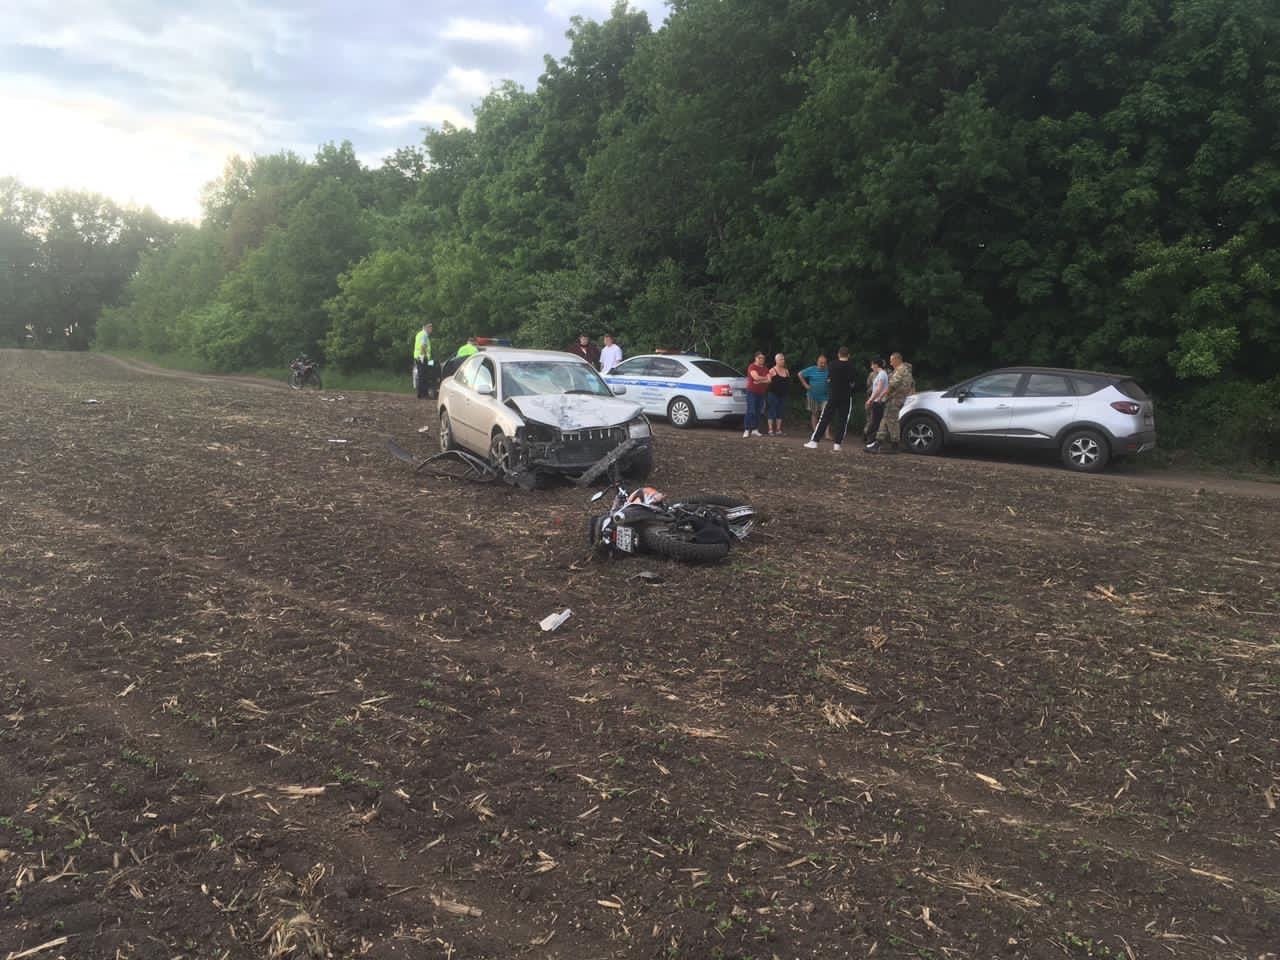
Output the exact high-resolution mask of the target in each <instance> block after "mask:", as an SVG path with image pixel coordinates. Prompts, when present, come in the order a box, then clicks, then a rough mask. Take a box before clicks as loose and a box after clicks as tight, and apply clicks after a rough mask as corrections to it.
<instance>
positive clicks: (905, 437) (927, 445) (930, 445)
mask: <svg viewBox="0 0 1280 960" xmlns="http://www.w3.org/2000/svg"><path fill="white" fill-rule="evenodd" d="M902 445H903V446H904V447H905V448H906V449H907V450H908V451H910V452H911V453H920V454H925V455H929V454H934V453H937V452H938V451H939V450H941V449H942V428H941V427H939V426H938V425H937V424H936V423H934V421H933V420H931V419H929V418H928V417H912V418H910V419H909V420H907V422H906V423H904V424H903V425H902Z"/></svg>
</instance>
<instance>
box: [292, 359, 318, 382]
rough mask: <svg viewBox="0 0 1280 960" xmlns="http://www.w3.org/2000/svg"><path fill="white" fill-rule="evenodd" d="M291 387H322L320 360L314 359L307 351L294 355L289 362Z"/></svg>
mask: <svg viewBox="0 0 1280 960" xmlns="http://www.w3.org/2000/svg"><path fill="white" fill-rule="evenodd" d="M289 387H290V388H291V389H293V390H301V389H302V388H303V387H314V388H315V389H317V390H319V389H320V361H319V360H312V359H311V358H310V357H308V356H307V355H306V354H305V353H304V354H300V355H299V356H297V357H294V359H293V363H291V364H289Z"/></svg>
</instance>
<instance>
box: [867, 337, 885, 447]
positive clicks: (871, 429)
mask: <svg viewBox="0 0 1280 960" xmlns="http://www.w3.org/2000/svg"><path fill="white" fill-rule="evenodd" d="M888 395H889V374H888V373H886V372H885V369H884V361H883V360H881V359H880V358H879V357H876V358H875V359H874V360H872V361H871V375H870V376H869V377H867V443H868V445H870V444H872V443H874V442H875V438H876V431H877V430H879V429H880V421H881V420H882V419H883V418H884V400H885V397H886V396H888Z"/></svg>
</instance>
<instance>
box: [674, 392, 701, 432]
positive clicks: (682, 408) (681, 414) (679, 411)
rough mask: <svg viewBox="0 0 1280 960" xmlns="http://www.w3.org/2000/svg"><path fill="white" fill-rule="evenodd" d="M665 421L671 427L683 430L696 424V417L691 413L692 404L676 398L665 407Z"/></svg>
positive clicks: (682, 398) (681, 398)
mask: <svg viewBox="0 0 1280 960" xmlns="http://www.w3.org/2000/svg"><path fill="white" fill-rule="evenodd" d="M667 419H668V420H670V421H671V425H672V426H673V427H679V428H680V429H682V430H683V429H684V428H685V427H692V426H693V425H694V424H695V423H697V422H698V415H697V414H696V413H694V412H693V404H692V403H691V402H690V401H688V400H686V399H685V398H684V397H676V398H675V399H674V400H672V401H671V403H670V404H669V405H668V406H667Z"/></svg>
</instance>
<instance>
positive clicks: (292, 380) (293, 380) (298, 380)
mask: <svg viewBox="0 0 1280 960" xmlns="http://www.w3.org/2000/svg"><path fill="white" fill-rule="evenodd" d="M289 389H290V390H301V389H302V377H301V376H300V375H299V374H298V371H297V370H290V371H289Z"/></svg>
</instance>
